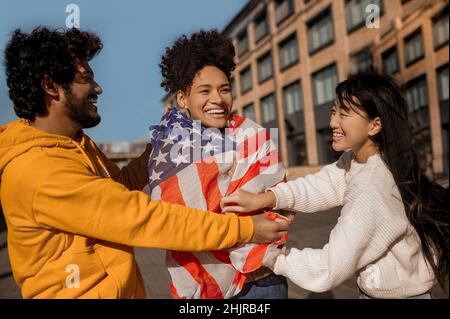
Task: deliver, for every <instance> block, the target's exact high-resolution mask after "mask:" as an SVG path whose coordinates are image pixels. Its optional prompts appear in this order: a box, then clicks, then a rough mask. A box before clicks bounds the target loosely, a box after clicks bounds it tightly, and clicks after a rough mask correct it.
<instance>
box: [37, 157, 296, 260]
mask: <svg viewBox="0 0 450 319" xmlns="http://www.w3.org/2000/svg"><path fill="white" fill-rule="evenodd" d="M124 212H126V214H124ZM33 214H34V217H35V220H36V222H37V223H38V224H40V225H41V226H42V227H48V228H54V229H59V230H62V231H65V232H70V233H76V234H79V235H83V236H87V237H92V238H97V239H101V240H105V241H109V242H115V243H119V244H124V245H129V246H141V247H153V248H161V249H171V250H185V251H199V250H217V249H224V248H228V247H232V246H234V245H235V244H236V243H238V242H249V241H250V240H251V239H252V237H253V236H255V237H257V238H259V239H260V240H261V241H268V240H271V241H274V240H276V239H277V238H279V236H280V235H281V231H283V230H286V229H287V227H285V226H284V225H280V224H278V223H276V222H271V221H269V220H262V219H261V218H259V220H258V223H257V224H255V227H254V224H253V222H252V217H239V218H238V217H237V216H236V215H234V214H228V215H221V214H216V213H212V212H202V211H198V210H196V209H192V208H187V207H184V206H180V205H175V204H170V203H166V202H162V201H151V200H150V199H149V197H148V196H147V195H146V194H145V193H143V192H140V191H129V190H128V189H127V188H126V187H125V186H123V185H121V184H119V183H117V182H115V181H113V180H111V179H108V178H100V177H97V176H93V175H91V174H89V172H88V171H86V170H85V169H83V168H80V167H78V166H77V165H76V164H74V163H71V162H67V163H66V165H61V164H59V165H57V168H55V170H54V171H53V172H52V174H51V175H50V176H48V177H47V178H46V179H45V180H44V181H43V182H42V183H40V186H39V188H38V189H36V191H35V194H34V199H33ZM254 230H255V231H258V233H255V234H254ZM261 236H263V237H261Z"/></svg>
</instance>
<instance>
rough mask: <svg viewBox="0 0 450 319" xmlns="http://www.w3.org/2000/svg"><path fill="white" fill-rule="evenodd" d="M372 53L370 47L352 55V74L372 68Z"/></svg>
mask: <svg viewBox="0 0 450 319" xmlns="http://www.w3.org/2000/svg"><path fill="white" fill-rule="evenodd" d="M372 66H373V61H372V54H371V53H370V51H369V49H367V48H366V49H363V50H361V51H359V52H357V53H355V54H353V55H352V56H351V57H350V74H356V73H359V72H365V71H370V70H372Z"/></svg>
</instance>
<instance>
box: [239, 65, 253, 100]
mask: <svg viewBox="0 0 450 319" xmlns="http://www.w3.org/2000/svg"><path fill="white" fill-rule="evenodd" d="M240 78H241V94H244V93H247V92H248V91H250V90H251V89H252V87H253V84H252V69H251V68H250V66H248V67H247V68H245V69H244V70H242V71H241V73H240Z"/></svg>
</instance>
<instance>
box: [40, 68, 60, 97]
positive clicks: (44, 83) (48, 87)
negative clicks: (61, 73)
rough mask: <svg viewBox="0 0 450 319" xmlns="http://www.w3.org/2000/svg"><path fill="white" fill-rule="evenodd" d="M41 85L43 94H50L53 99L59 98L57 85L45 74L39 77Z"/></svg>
mask: <svg viewBox="0 0 450 319" xmlns="http://www.w3.org/2000/svg"><path fill="white" fill-rule="evenodd" d="M41 87H42V89H43V90H44V92H45V94H47V95H50V96H51V97H53V98H55V99H58V98H59V91H58V85H57V84H56V83H55V82H54V81H53V80H52V78H51V77H50V76H48V75H47V74H46V75H44V76H43V77H42V79H41Z"/></svg>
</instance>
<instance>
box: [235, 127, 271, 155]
mask: <svg viewBox="0 0 450 319" xmlns="http://www.w3.org/2000/svg"><path fill="white" fill-rule="evenodd" d="M268 140H270V135H269V133H268V132H267V131H266V130H264V129H258V133H257V134H255V135H253V136H251V137H249V138H247V139H246V140H244V141H243V142H242V143H241V144H239V150H238V154H239V159H242V158H247V157H248V156H250V155H252V154H254V153H256V152H257V151H258V150H259V149H260V147H261V146H262V145H263V144H264V143H265V142H266V141H268Z"/></svg>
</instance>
